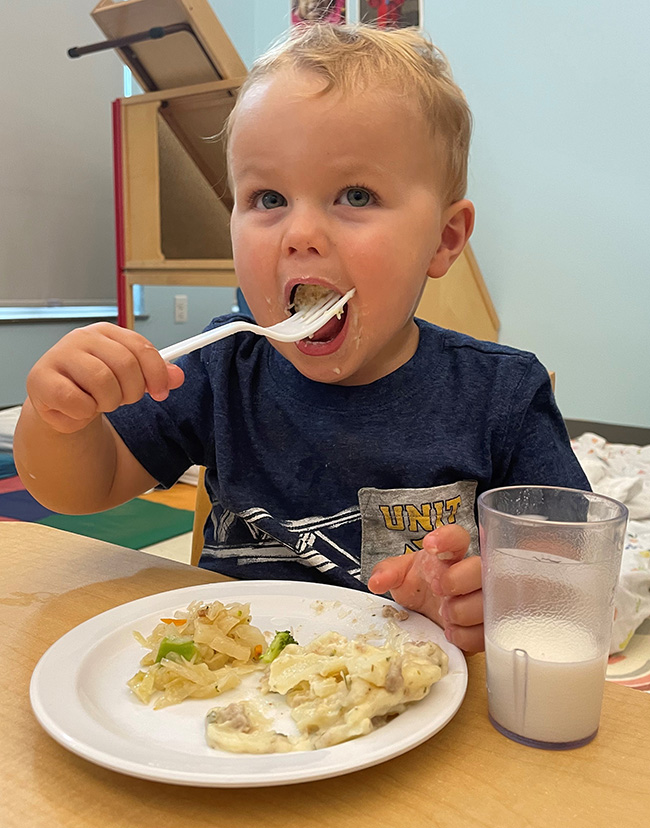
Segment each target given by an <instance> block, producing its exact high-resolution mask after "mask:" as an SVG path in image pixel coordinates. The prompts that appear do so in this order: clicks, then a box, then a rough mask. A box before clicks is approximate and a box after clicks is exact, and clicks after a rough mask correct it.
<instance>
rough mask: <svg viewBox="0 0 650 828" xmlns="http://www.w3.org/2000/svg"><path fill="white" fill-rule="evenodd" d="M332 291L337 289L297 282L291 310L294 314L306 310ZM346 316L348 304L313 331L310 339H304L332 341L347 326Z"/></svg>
mask: <svg viewBox="0 0 650 828" xmlns="http://www.w3.org/2000/svg"><path fill="white" fill-rule="evenodd" d="M332 292H336V291H333V290H332V288H329V287H326V286H325V285H315V284H303V283H300V284H297V285H295V286H294V287H293V289H292V291H291V297H290V300H289V312H290V313H292V314H293V313H296V311H299V310H306V309H308V308H310V307H312V306H313V305H314V304H315V303H316V302H318V301H319V300H320V299H323V298H324V297H325V296H327V295H328V294H330V293H332ZM339 295H341V294H339ZM346 318H347V305H345V306H344V307H343V309H342V310H341V311H340V313H339V314H337V315H336V316H333V317H332V318H331V319H330V320H328V321H327V322H326V323H325V324H324V325H323V327H322V328H319V329H318V330H317V331H316V333H313V334H312V335H311V336H310V337H309V339H306V340H303V341H304V342H321V343H327V342H332V341H333V340H334V339H336V337H337V336H338V335H339V334H340V333H341V331H342V330H343V328H344V327H345V321H346Z"/></svg>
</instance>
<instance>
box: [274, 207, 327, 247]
mask: <svg viewBox="0 0 650 828" xmlns="http://www.w3.org/2000/svg"><path fill="white" fill-rule="evenodd" d="M328 247H329V242H328V238H327V233H326V230H325V227H324V224H323V221H322V220H320V219H319V218H318V216H317V215H316V214H315V213H314V212H312V211H307V210H300V211H296V213H295V214H294V215H292V216H291V217H290V219H289V225H288V227H287V230H286V233H285V236H284V249H285V254H286V255H288V256H295V255H300V254H306V255H317V256H325V255H327V250H328Z"/></svg>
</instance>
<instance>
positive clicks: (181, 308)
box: [174, 296, 187, 322]
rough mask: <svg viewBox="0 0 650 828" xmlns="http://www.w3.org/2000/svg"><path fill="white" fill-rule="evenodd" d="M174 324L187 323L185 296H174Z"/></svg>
mask: <svg viewBox="0 0 650 828" xmlns="http://www.w3.org/2000/svg"><path fill="white" fill-rule="evenodd" d="M174 322H187V296H174Z"/></svg>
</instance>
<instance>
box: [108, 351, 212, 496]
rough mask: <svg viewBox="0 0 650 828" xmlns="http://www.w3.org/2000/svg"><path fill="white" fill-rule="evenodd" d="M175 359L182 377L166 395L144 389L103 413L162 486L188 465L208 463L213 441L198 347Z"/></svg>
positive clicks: (208, 391)
mask: <svg viewBox="0 0 650 828" xmlns="http://www.w3.org/2000/svg"><path fill="white" fill-rule="evenodd" d="M178 364H179V365H180V366H181V368H182V369H183V371H184V373H185V381H184V382H183V384H182V385H181V386H180V388H177V389H175V390H173V391H170V393H169V396H168V397H167V399H166V400H164V401H163V402H157V401H156V400H153V399H152V398H151V397H150V396H149V395H148V394H145V396H144V397H143V398H142V399H141V400H139V401H138V402H136V403H134V404H133V405H123V406H121V407H120V408H118V409H116V410H115V411H113V412H111V413H110V414H108V415H107V417H108V419H109V421H110V423H111V425H112V426H113V428H115V430H116V431H117V433H118V434H119V435H120V437H121V438H122V440H123V441H124V443H125V445H126V447H127V448H128V449H129V451H130V452H131V454H133V456H134V457H135V458H136V460H138V462H139V463H140V464H141V465H142V466H144V468H145V469H146V470H147V471H148V472H149V474H151V475H152V477H154V478H155V479H156V480H157V481H158V482H159V483H161V484H162V485H163V486H164V487H165V488H169V487H170V486H172V485H173V484H174V483H175V482H176V481H177V480H178V478H179V477H180V476H181V475H182V474H183V473H184V472H185V471H186V470H187V469H188V468H189V467H190V466H192V465H194V464H196V465H208V464H209V462H210V459H211V458H210V457H209V453H210V452H209V447H210V446H211V445H212V446H213V445H214V417H213V397H212V393H211V387H210V383H209V379H208V376H207V372H206V366H205V364H204V361H203V359H202V356H201V352H200V351H195V352H194V353H192V354H188V355H187V356H185V357H181V359H180V360H179V361H178ZM212 453H214V451H212Z"/></svg>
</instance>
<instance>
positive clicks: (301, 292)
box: [289, 284, 342, 313]
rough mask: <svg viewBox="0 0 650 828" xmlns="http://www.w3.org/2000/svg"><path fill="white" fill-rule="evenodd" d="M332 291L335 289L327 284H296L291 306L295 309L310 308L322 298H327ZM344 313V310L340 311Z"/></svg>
mask: <svg viewBox="0 0 650 828" xmlns="http://www.w3.org/2000/svg"><path fill="white" fill-rule="evenodd" d="M330 293H334V291H332V290H330V288H328V287H325V285H303V284H300V285H296V287H295V288H294V289H293V293H292V297H291V304H290V306H289V307H290V308H293V310H294V311H296V312H298V311H302V310H309V308H311V307H313V306H314V305H315V304H316V303H317V302H320V300H321V299H325V298H326V297H327V296H328V295H329V294H330ZM339 313H342V311H339Z"/></svg>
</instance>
